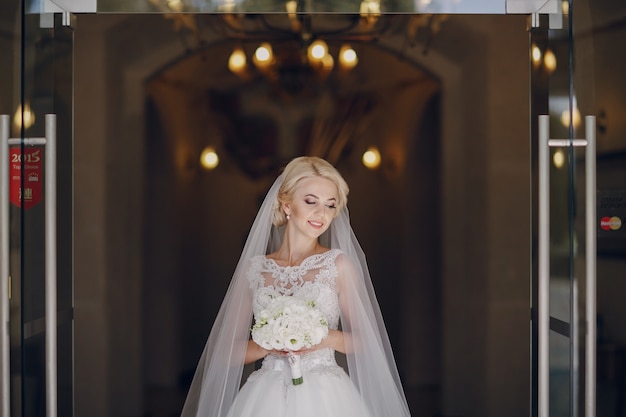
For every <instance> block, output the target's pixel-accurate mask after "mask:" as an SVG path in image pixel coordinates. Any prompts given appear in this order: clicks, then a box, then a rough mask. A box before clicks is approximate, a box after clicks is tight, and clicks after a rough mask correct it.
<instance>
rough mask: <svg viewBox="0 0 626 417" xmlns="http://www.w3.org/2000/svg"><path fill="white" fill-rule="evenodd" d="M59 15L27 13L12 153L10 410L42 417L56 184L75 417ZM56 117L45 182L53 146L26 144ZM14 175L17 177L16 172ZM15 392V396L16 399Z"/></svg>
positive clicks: (62, 312) (61, 394) (61, 335)
mask: <svg viewBox="0 0 626 417" xmlns="http://www.w3.org/2000/svg"><path fill="white" fill-rule="evenodd" d="M61 17H62V16H61V15H60V14H56V15H53V14H47V15H39V14H26V15H25V16H24V20H23V23H24V30H23V38H22V53H23V55H22V57H23V60H22V66H21V88H20V90H21V91H20V95H19V96H20V102H21V103H23V104H22V106H21V109H22V113H21V115H19V116H21V117H18V120H22V121H23V124H21V125H20V123H18V124H15V125H14V131H13V132H12V136H13V137H19V138H22V139H24V140H22V141H21V144H18V145H17V146H15V147H13V148H12V149H11V153H12V158H13V159H12V161H15V162H17V164H16V165H15V169H14V171H15V172H13V167H14V166H13V165H12V171H11V180H12V181H11V188H12V189H11V195H12V196H16V195H17V196H18V197H17V198H12V201H11V202H12V205H11V230H10V232H11V251H12V261H14V262H12V264H11V275H12V277H13V286H12V288H13V297H12V299H11V303H12V306H11V307H12V309H11V311H12V316H11V332H12V336H14V339H13V349H12V352H11V361H12V365H13V369H12V373H13V378H12V385H13V386H12V390H13V392H14V393H16V394H15V395H14V396H13V398H14V401H13V411H14V414H15V415H21V416H45V415H46V401H44V399H45V398H46V356H45V352H46V349H45V346H46V331H45V324H46V313H45V310H46V302H45V297H46V295H45V294H46V285H45V279H46V270H45V268H46V218H45V215H46V203H47V202H46V194H45V190H46V187H47V186H48V184H49V181H56V188H57V197H56V198H57V200H56V204H55V207H53V208H54V209H56V211H57V220H56V221H57V223H56V230H57V239H56V242H54V243H55V244H56V252H57V256H56V264H57V271H56V279H57V287H56V288H53V290H54V291H56V300H57V323H58V327H57V335H56V339H57V346H56V348H57V372H58V374H57V383H58V385H57V388H56V391H57V393H58V395H57V399H56V407H57V412H58V415H67V416H71V415H73V404H72V403H73V389H72V379H73V367H72V356H73V341H72V332H73V330H72V323H73V318H72V316H73V312H72V308H73V283H72V280H73V273H72V268H73V267H72V188H73V187H72V158H73V155H72V123H73V120H72V102H73V65H72V56H73V40H72V39H73V33H72V30H71V28H69V27H66V26H63V25H62V19H61ZM48 114H51V115H56V119H55V120H56V129H55V130H54V132H55V133H56V154H57V157H56V165H57V173H56V178H52V179H50V178H46V177H45V175H44V173H45V169H46V166H45V156H46V154H47V153H48V152H50V149H48V148H47V147H44V146H43V145H31V144H29V143H28V139H31V138H44V137H46V133H47V127H46V123H47V122H46V120H47V117H46V115H48ZM14 174H15V175H14ZM17 393H20V394H19V395H18V394H17Z"/></svg>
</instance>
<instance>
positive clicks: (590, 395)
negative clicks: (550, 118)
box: [585, 116, 597, 417]
mask: <svg viewBox="0 0 626 417" xmlns="http://www.w3.org/2000/svg"><path fill="white" fill-rule="evenodd" d="M585 131H586V132H585V133H586V136H587V138H586V139H587V148H586V149H585V166H586V169H585V192H586V195H585V213H586V219H585V229H586V232H585V235H586V238H585V242H586V244H585V252H586V253H585V258H586V269H587V270H586V274H585V276H586V303H585V304H586V305H585V312H586V321H587V334H586V338H585V345H586V346H585V355H586V357H585V416H586V417H595V415H596V339H597V337H596V325H597V323H596V255H597V250H596V249H597V243H596V238H597V229H596V227H597V226H596V221H597V220H596V218H597V213H596V210H597V208H596V118H595V116H586V117H585Z"/></svg>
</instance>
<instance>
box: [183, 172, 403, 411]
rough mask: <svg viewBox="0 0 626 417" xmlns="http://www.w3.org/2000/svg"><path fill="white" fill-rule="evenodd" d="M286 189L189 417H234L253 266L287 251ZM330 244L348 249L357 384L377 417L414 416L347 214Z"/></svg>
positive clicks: (259, 227) (210, 344)
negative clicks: (282, 213) (279, 223)
mask: <svg viewBox="0 0 626 417" xmlns="http://www.w3.org/2000/svg"><path fill="white" fill-rule="evenodd" d="M281 184H282V175H281V176H279V177H278V178H277V179H276V181H275V182H274V184H273V185H272V187H271V188H270V190H269V191H268V193H267V195H266V197H265V200H264V201H263V204H262V205H261V208H260V209H259V212H258V213H257V216H256V218H255V220H254V223H253V225H252V228H251V229H250V233H249V235H248V238H247V240H246V244H245V245H244V249H243V252H242V254H241V257H240V259H239V262H238V264H237V266H236V268H235V272H234V274H233V277H232V280H231V283H230V285H229V287H228V290H227V292H226V295H225V297H224V301H223V302H222V306H221V307H220V310H219V312H218V315H217V318H216V319H215V322H214V324H213V328H212V330H211V333H210V334H209V337H208V340H207V342H206V346H205V348H204V351H203V353H202V356H201V358H200V361H199V363H198V367H197V369H196V373H195V375H194V378H193V381H192V383H191V387H190V389H189V392H188V395H187V399H186V401H185V406H184V408H183V412H182V417H226V415H227V413H228V410H229V409H230V406H231V404H232V403H233V400H234V398H235V396H236V395H237V392H238V391H239V388H240V386H241V383H242V380H241V379H242V375H243V366H244V357H245V353H246V348H247V343H248V338H249V334H250V328H251V326H252V320H253V317H252V300H251V297H252V291H251V288H250V283H249V281H248V276H247V269H248V260H249V259H251V258H253V257H254V256H257V255H265V254H267V253H270V252H272V251H274V250H276V249H277V248H278V247H279V246H280V239H281V234H280V231H279V230H278V228H277V227H276V226H273V225H272V213H273V210H274V207H275V204H276V203H275V202H276V201H277V195H278V190H279V188H280V185H281ZM322 240H323V243H324V244H326V245H327V246H330V247H331V248H337V249H340V250H342V251H343V252H344V253H345V254H346V255H347V257H342V259H345V260H347V261H344V262H341V265H338V267H339V270H340V274H339V278H338V282H337V287H338V288H339V296H340V302H341V308H342V313H341V327H342V330H343V331H344V334H345V342H346V350H347V353H346V359H347V364H348V373H349V376H350V379H351V380H352V382H353V383H354V385H355V386H356V387H357V389H358V390H359V392H360V394H361V396H362V397H363V400H364V401H365V403H366V404H367V406H368V407H369V409H370V410H371V414H372V416H374V417H408V416H410V413H409V409H408V406H407V403H406V399H405V396H404V392H403V390H402V385H401V383H400V378H399V375H398V371H397V367H396V364H395V360H394V356H393V353H392V350H391V345H390V343H389V337H388V335H387V331H386V329H385V325H384V322H383V319H382V315H381V312H380V308H379V305H378V301H377V300H376V295H375V293H374V289H373V286H372V282H371V279H370V275H369V271H368V268H367V263H366V259H365V254H364V253H363V250H362V249H361V246H360V245H359V243H358V241H357V239H356V237H355V235H354V232H353V231H352V227H351V226H350V219H349V215H348V209H347V208H344V209H343V210H342V212H341V213H340V214H339V216H338V217H336V218H335V219H334V221H333V222H332V224H331V226H330V229H329V230H328V231H327V232H326V234H325V236H322Z"/></svg>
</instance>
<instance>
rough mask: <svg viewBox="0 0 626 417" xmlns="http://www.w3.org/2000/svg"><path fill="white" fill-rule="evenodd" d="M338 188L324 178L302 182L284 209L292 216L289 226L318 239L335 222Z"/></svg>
mask: <svg viewBox="0 0 626 417" xmlns="http://www.w3.org/2000/svg"><path fill="white" fill-rule="evenodd" d="M337 194H338V193H337V186H336V185H335V184H334V183H333V182H332V181H330V180H328V179H326V178H322V177H311V178H305V179H304V180H302V181H301V182H300V184H299V186H298V188H296V190H295V192H294V194H293V198H292V200H291V202H289V203H285V204H284V205H283V209H284V210H285V213H287V214H289V215H290V218H289V221H288V223H289V225H290V227H295V228H296V229H297V230H298V231H299V232H300V233H303V234H304V235H306V236H308V237H311V238H318V237H319V236H320V235H321V234H322V233H324V232H325V231H326V230H327V229H328V227H329V226H330V223H331V222H332V221H333V218H334V217H335V214H336V210H337V208H336V207H337Z"/></svg>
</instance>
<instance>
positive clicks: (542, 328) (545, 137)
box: [537, 115, 597, 417]
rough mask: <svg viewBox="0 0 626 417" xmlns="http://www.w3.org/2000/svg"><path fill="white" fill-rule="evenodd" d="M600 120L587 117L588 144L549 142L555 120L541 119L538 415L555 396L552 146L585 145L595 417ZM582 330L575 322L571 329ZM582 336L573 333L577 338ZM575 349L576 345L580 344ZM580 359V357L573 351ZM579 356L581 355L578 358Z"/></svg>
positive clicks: (588, 414)
mask: <svg viewBox="0 0 626 417" xmlns="http://www.w3.org/2000/svg"><path fill="white" fill-rule="evenodd" d="M595 132H596V118H595V116H586V117H585V136H586V138H585V139H573V140H569V139H550V117H549V116H547V115H541V116H539V150H538V162H539V184H538V189H539V193H538V194H539V212H538V223H539V233H538V301H537V304H538V305H537V338H538V341H537V345H538V358H537V363H538V373H537V379H538V381H537V390H538V393H537V405H538V416H539V417H549V409H550V404H549V393H550V363H549V355H550V345H549V337H550V188H549V187H550V152H549V149H550V146H585V213H586V215H585V236H586V238H585V258H586V259H585V264H586V271H585V274H586V294H585V295H586V299H585V321H586V329H587V332H586V335H585V417H595V415H596V332H597V330H596V271H597V267H596V250H597V243H596V242H597V240H596V238H597V229H596V216H597V209H596V135H595ZM572 324H573V325H575V326H576V325H577V323H576V322H575V320H574V319H573V318H570V325H572ZM577 334H578V332H575V331H574V332H570V337H573V338H576V337H577V336H576V335H577ZM575 345H576V343H575ZM573 353H574V354H576V352H573ZM576 356H577V355H576Z"/></svg>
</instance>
